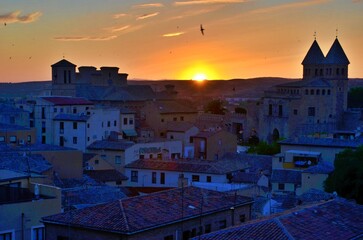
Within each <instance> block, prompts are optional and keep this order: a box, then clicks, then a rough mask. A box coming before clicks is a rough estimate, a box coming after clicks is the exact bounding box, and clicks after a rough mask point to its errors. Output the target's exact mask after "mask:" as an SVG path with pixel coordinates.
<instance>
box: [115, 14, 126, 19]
mask: <svg viewBox="0 0 363 240" xmlns="http://www.w3.org/2000/svg"><path fill="white" fill-rule="evenodd" d="M126 16H127V14H126V13H116V14H114V15H113V16H112V17H113V18H116V19H117V18H122V17H126Z"/></svg>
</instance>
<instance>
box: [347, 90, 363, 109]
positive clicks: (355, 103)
mask: <svg viewBox="0 0 363 240" xmlns="http://www.w3.org/2000/svg"><path fill="white" fill-rule="evenodd" d="M348 107H349V108H362V107H363V87H355V88H352V89H350V90H349V92H348Z"/></svg>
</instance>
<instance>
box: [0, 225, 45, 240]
mask: <svg viewBox="0 0 363 240" xmlns="http://www.w3.org/2000/svg"><path fill="white" fill-rule="evenodd" d="M0 239H1V238H0ZM5 239H6V238H5ZM31 239H32V240H44V239H45V231H44V227H43V226H42V227H33V228H32V237H31Z"/></svg>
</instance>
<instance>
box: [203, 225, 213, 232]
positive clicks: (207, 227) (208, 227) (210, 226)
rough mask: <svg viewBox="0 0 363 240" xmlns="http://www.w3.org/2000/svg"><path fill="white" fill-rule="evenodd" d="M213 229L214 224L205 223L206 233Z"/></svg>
mask: <svg viewBox="0 0 363 240" xmlns="http://www.w3.org/2000/svg"><path fill="white" fill-rule="evenodd" d="M211 231H212V225H211V224H206V225H204V233H210V232H211Z"/></svg>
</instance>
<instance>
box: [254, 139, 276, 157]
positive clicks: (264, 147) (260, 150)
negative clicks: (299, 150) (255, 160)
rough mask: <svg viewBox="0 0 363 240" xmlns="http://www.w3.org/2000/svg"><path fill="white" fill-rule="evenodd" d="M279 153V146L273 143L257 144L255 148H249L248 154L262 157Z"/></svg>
mask: <svg viewBox="0 0 363 240" xmlns="http://www.w3.org/2000/svg"><path fill="white" fill-rule="evenodd" d="M280 151H281V148H280V144H278V142H273V143H272V144H268V143H267V142H263V141H262V142H259V143H258V144H257V145H256V146H250V148H249V149H248V153H256V154H262V155H275V154H277V153H279V152H280Z"/></svg>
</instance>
